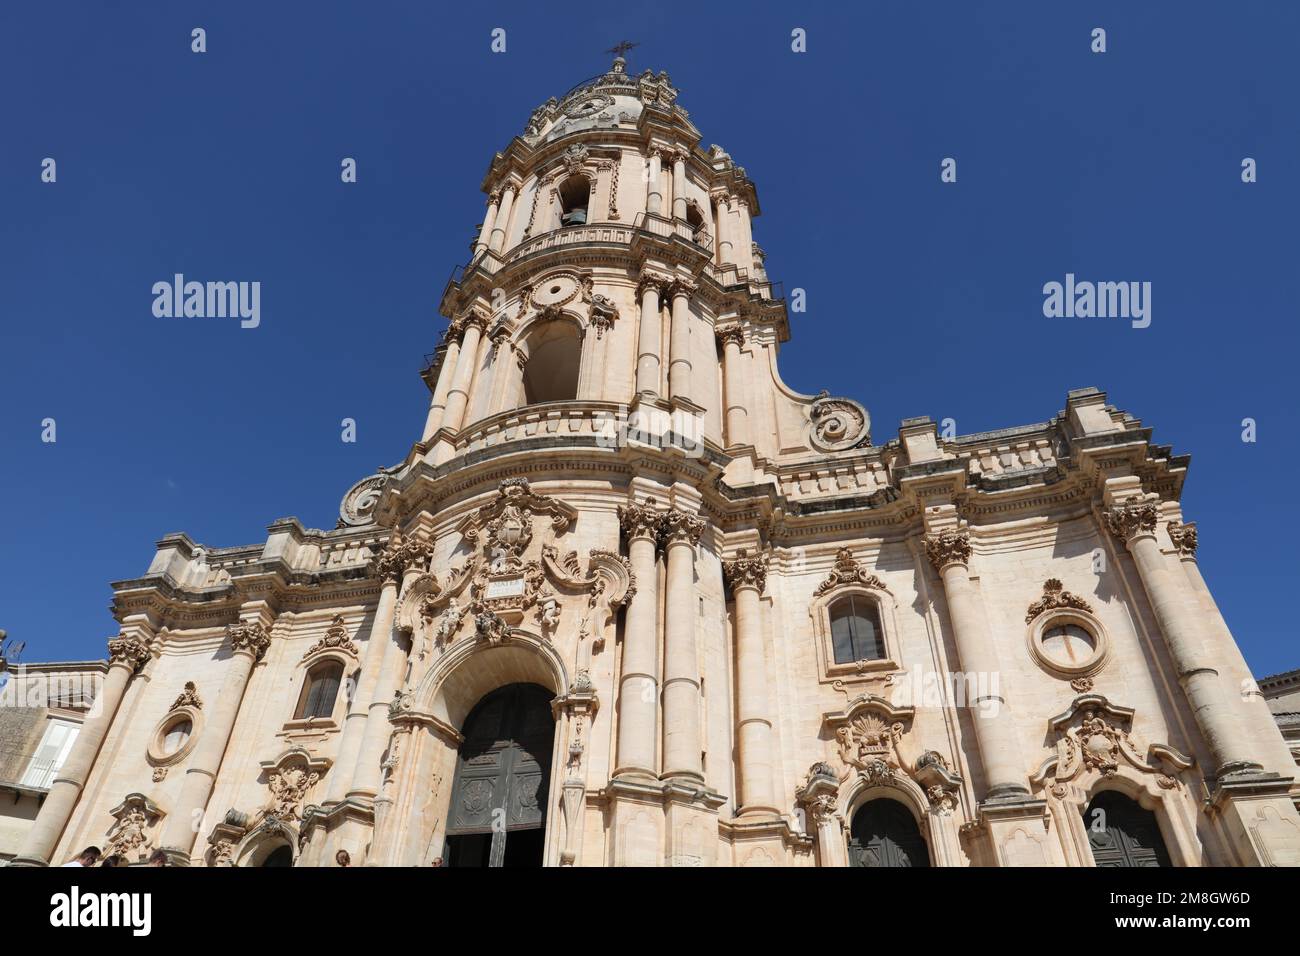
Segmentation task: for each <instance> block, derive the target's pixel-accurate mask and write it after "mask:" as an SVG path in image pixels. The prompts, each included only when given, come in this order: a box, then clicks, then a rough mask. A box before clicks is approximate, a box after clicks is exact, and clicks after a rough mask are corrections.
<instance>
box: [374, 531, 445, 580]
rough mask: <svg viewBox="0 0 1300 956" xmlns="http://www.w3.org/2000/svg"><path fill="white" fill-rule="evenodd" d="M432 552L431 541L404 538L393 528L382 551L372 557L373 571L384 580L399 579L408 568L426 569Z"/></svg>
mask: <svg viewBox="0 0 1300 956" xmlns="http://www.w3.org/2000/svg"><path fill="white" fill-rule="evenodd" d="M432 553H433V542H431V541H425V540H420V539H408V538H405V537H404V536H403V535H402V532H401V531H400V530H399V529H397V528H394V529H393V533H392V534H391V535H389V536H388V543H387V544H386V545H385V546H384V550H383V552H381V553H380V554H379V556H378V557H376V558H375V559H374V562H373V567H374V573H375V575H376V576H377V577H379V578H381V579H382V580H384V581H390V582H397V581H400V580H401V579H402V575H403V574H405V573H406V572H407V570H408V569H416V570H424V569H427V568H428V566H429V558H430V556H431V555H432Z"/></svg>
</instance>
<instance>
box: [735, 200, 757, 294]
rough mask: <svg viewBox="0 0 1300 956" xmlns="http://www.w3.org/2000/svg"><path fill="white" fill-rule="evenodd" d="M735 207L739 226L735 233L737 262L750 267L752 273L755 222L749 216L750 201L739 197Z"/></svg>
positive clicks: (744, 267) (737, 225)
mask: <svg viewBox="0 0 1300 956" xmlns="http://www.w3.org/2000/svg"><path fill="white" fill-rule="evenodd" d="M735 207H736V227H737V228H736V231H735V233H734V234H733V235H735V237H736V250H735V256H736V264H737V265H739V266H740V267H741V268H743V269H748V270H749V271H750V273H751V274H752V273H753V271H754V231H753V222H752V221H751V220H750V218H749V201H748V200H745V199H739V200H737V201H736V204H735ZM751 278H752V275H751Z"/></svg>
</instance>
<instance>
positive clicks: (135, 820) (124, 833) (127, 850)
mask: <svg viewBox="0 0 1300 956" xmlns="http://www.w3.org/2000/svg"><path fill="white" fill-rule="evenodd" d="M109 813H111V814H112V816H113V825H112V826H111V827H109V830H108V841H107V843H108V845H107V848H106V849H105V851H104V855H105V856H113V855H117V856H121V857H122V858H123V859H125V860H126V861H127V862H129V863H142V862H144V860H145V859H146V858H147V857H148V856H149V854H150V853H151V852H152V851H153V849H154V842H153V832H154V830H155V829H156V827H157V825H158V821H159V820H161V819H162V818H163V816H164V813H163V811H162V810H161V809H159V807H158V806H157V805H156V804H155V803H154V802H153V801H152V800H150V799H149V798H148V797H146V796H145V795H144V794H142V793H129V794H127V795H126V799H124V800H123V801H122V802H121V803H119V804H118V805H117V806H116V807H114V808H113V809H112V810H110V811H109Z"/></svg>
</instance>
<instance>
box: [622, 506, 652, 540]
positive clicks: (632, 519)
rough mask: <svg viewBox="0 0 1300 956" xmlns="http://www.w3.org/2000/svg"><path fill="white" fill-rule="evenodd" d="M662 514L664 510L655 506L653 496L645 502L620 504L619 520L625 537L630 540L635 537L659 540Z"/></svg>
mask: <svg viewBox="0 0 1300 956" xmlns="http://www.w3.org/2000/svg"><path fill="white" fill-rule="evenodd" d="M661 516H662V512H660V511H659V510H658V509H657V508H656V507H655V501H654V499H653V498H649V499H647V500H646V502H645V503H644V504H639V505H638V504H631V505H619V506H618V522H619V525H620V526H621V527H622V529H623V535H624V537H626V538H627V539H628V540H629V541H631V540H633V539H635V538H650V539H652V540H655V541H657V540H658V538H659V520H660V517H661Z"/></svg>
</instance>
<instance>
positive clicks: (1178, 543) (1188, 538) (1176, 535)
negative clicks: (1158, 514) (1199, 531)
mask: <svg viewBox="0 0 1300 956" xmlns="http://www.w3.org/2000/svg"><path fill="white" fill-rule="evenodd" d="M1166 527H1167V528H1168V530H1169V540H1170V541H1172V542H1173V543H1174V548H1175V549H1177V551H1178V553H1179V554H1185V555H1189V556H1193V555H1195V554H1196V525H1194V524H1183V523H1182V522H1181V521H1171V522H1169V524H1168V525H1166Z"/></svg>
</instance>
